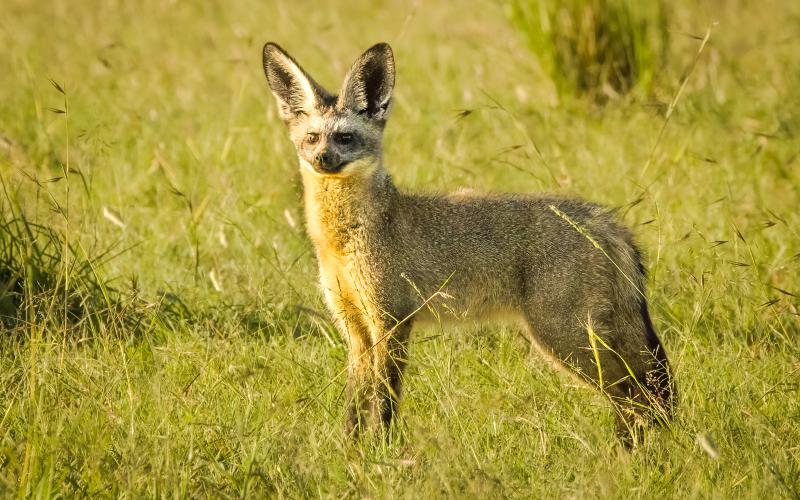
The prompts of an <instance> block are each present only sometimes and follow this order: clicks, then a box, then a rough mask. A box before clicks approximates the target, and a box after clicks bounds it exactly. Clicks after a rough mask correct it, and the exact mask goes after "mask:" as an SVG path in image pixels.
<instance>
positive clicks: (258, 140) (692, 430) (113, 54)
mask: <svg viewBox="0 0 800 500" xmlns="http://www.w3.org/2000/svg"><path fill="white" fill-rule="evenodd" d="M0 10H2V16H0V47H2V49H1V50H0V174H1V175H2V180H3V184H4V189H5V190H6V197H5V199H4V201H3V204H2V207H3V208H2V209H3V210H4V212H3V213H4V216H7V215H8V214H12V213H18V212H13V211H14V210H17V211H21V212H24V214H25V216H26V217H27V218H28V219H30V220H33V221H37V222H39V223H42V224H45V225H48V226H50V227H52V228H54V229H55V230H56V231H57V234H59V235H60V236H61V237H63V236H65V235H66V236H68V237H69V239H70V241H72V242H73V243H74V244H75V245H77V244H78V243H80V246H79V248H80V249H81V250H80V251H79V252H78V253H77V254H75V255H73V256H72V259H73V260H80V259H83V260H86V258H87V256H88V258H89V259H90V260H91V259H92V256H94V255H98V254H100V253H102V252H103V251H104V250H105V249H108V248H112V247H113V248H114V254H117V253H118V254H119V255H116V256H114V257H113V258H109V259H105V260H104V261H103V262H102V263H101V262H100V261H98V269H97V272H98V273H99V274H100V275H102V276H103V277H104V279H108V280H109V282H110V284H111V285H113V286H114V287H117V288H118V289H120V290H129V289H130V288H131V287H132V286H134V285H135V288H136V290H138V292H137V293H138V295H139V296H140V297H141V299H140V300H143V301H144V303H145V304H150V305H151V306H152V307H153V308H155V307H156V305H157V304H162V305H163V304H164V303H165V302H170V303H173V304H174V303H177V304H182V305H181V306H180V310H181V311H183V315H182V316H181V317H179V318H178V319H177V320H172V321H168V322H166V321H155V320H154V321H152V322H151V323H146V324H145V325H144V326H141V325H140V326H139V327H138V328H136V329H132V330H130V331H128V330H126V329H125V328H121V327H112V326H109V325H105V324H102V323H101V324H100V325H97V326H96V327H95V328H94V329H93V330H91V331H90V330H88V329H86V328H84V329H72V328H66V329H63V328H59V327H58V326H57V325H58V322H57V321H56V322H53V321H48V318H46V317H41V316H40V315H32V316H31V317H29V318H27V320H28V321H27V323H25V324H22V325H17V326H14V327H8V329H7V331H6V332H3V337H2V339H1V340H0V493H2V494H3V496H12V495H19V496H28V495H31V496H41V497H49V496H53V495H56V494H64V495H70V496H71V495H80V494H87V495H92V496H95V495H101V496H106V495H107V496H118V495H124V496H131V497H139V496H212V497H236V496H248V495H249V496H262V495H264V494H267V495H270V496H288V497H302V496H331V497H361V496H376V497H390V496H401V497H427V496H466V497H470V496H476V497H477V496H499V495H503V496H512V497H544V496H545V495H555V496H557V497H578V498H585V497H637V498H655V497H664V496H666V497H690V498H693V497H704V498H709V497H711V498H730V497H775V498H782V497H783V498H797V497H798V494H800V386H799V385H798V379H799V377H800V358H799V357H798V354H800V347H798V337H797V336H798V333H799V330H798V306H799V305H800V304H798V297H797V295H798V294H800V276H799V275H798V266H799V265H800V234H799V232H798V230H799V229H800V211H799V210H798V201H800V192H799V191H800V167H799V165H800V159H798V151H800V140H798V132H800V90H798V89H800V71H798V67H800V4H798V3H796V2H783V1H777V0H767V1H766V2H757V1H750V0H739V1H736V0H725V1H722V0H720V1H706V2H688V1H682V0H681V1H678V2H674V3H672V17H671V19H670V23H669V28H670V31H671V39H672V44H671V48H670V56H671V57H670V62H669V64H668V65H667V66H666V67H664V68H663V71H662V73H661V74H660V75H659V76H658V84H657V85H656V90H655V93H654V95H650V96H642V95H634V96H630V97H627V98H621V99H616V100H612V101H611V102H610V103H609V104H608V105H606V106H604V107H599V106H597V105H595V104H593V103H592V102H589V101H587V100H583V99H573V98H569V97H564V96H561V97H559V96H558V95H557V94H556V92H555V90H554V89H555V86H554V85H553V83H552V82H550V81H548V80H547V78H545V77H544V76H543V74H542V72H541V71H540V68H539V67H538V65H537V62H536V58H535V57H533V56H532V54H531V53H530V52H529V51H528V50H527V48H526V45H525V40H524V38H523V37H522V36H521V34H520V33H519V32H518V31H516V30H515V29H514V27H513V26H512V24H511V23H510V22H509V19H508V16H507V9H506V8H505V6H504V4H503V3H502V2H499V1H475V2H460V3H451V2H427V1H420V2H416V3H404V2H377V3H376V2H366V1H363V2H362V1H354V2H341V3H340V2H336V3H333V2H330V3H320V2H311V1H307V0H295V1H292V2H284V1H273V2H244V1H228V2H207V3H206V2H203V3H200V2H196V3H195V2H173V1H152V2H150V1H143V2H122V1H108V2H93V1H89V2H66V1H53V2H46V3H45V2H32V1H20V0H9V1H6V2H4V3H3V6H2V8H1V9H0ZM708 27H711V29H712V34H711V38H710V42H709V43H708V45H707V46H706V47H705V49H704V50H703V53H702V54H701V56H700V58H699V60H698V64H697V68H696V70H695V71H694V72H693V73H692V74H691V75H690V76H689V78H688V81H687V82H688V83H687V85H686V88H685V90H684V92H683V94H682V96H681V98H680V100H679V101H678V102H677V106H676V108H675V111H674V113H673V114H672V116H671V119H670V121H669V123H668V125H667V127H666V129H665V131H664V134H663V137H662V138H661V140H660V141H659V142H658V143H657V138H658V136H659V131H660V130H661V128H662V125H663V124H664V121H665V113H666V110H667V108H668V104H669V102H670V101H671V100H672V98H673V96H674V95H675V92H676V91H677V89H678V87H679V84H680V83H681V81H683V79H684V77H686V76H687V68H689V67H690V66H691V63H692V61H693V59H694V57H695V54H696V52H697V50H698V47H699V44H700V41H699V40H698V37H700V38H702V36H703V35H704V34H705V32H706V29H707V28H708ZM267 40H273V41H277V42H279V43H281V44H282V45H283V46H284V47H285V48H287V49H288V50H289V51H290V52H291V53H292V54H293V55H295V56H296V57H297V58H298V60H299V61H301V62H302V64H303V65H304V66H305V67H306V68H307V69H308V70H309V71H310V72H311V73H312V74H313V75H314V76H315V77H316V78H317V80H318V81H320V82H321V83H323V84H324V85H326V86H327V87H329V88H331V89H335V88H337V86H338V84H339V82H340V81H341V78H342V76H343V75H344V73H345V71H346V70H347V68H348V66H349V64H350V63H351V61H352V60H353V59H354V58H355V57H356V56H357V55H358V54H359V53H360V52H361V51H362V50H363V49H365V48H366V47H368V46H369V45H370V44H372V43H374V42H376V41H382V40H385V41H388V42H390V43H391V44H392V46H393V48H394V50H395V56H396V59H397V64H398V77H397V87H396V91H395V105H394V110H393V115H392V118H391V120H390V122H389V126H388V129H387V132H386V134H387V136H386V163H387V166H388V168H389V169H390V171H391V172H392V174H393V176H394V178H395V180H396V182H397V183H398V184H399V185H400V186H402V187H404V188H408V189H427V190H451V189H457V188H459V187H473V188H479V189H485V190H496V191H525V192H534V191H551V192H559V193H571V194H576V195H580V196H584V197H586V198H589V199H591V200H593V201H597V202H601V203H605V204H608V205H611V206H618V207H622V210H621V213H622V214H623V217H624V220H625V221H626V223H627V224H629V225H630V226H632V227H633V228H634V230H635V232H636V235H637V238H638V240H639V241H640V243H641V245H642V247H643V248H644V249H645V251H646V253H647V256H648V267H649V269H650V288H649V295H650V299H651V302H652V304H653V306H652V307H653V317H654V321H655V324H656V328H657V330H658V331H659V332H660V335H661V337H662V339H663V341H664V342H665V344H666V346H667V348H668V351H669V353H670V355H671V358H672V361H673V363H674V367H675V372H676V375H677V381H678V384H679V386H680V390H681V402H680V410H679V413H678V420H677V422H676V423H675V424H674V426H673V428H672V429H671V430H662V431H655V432H652V433H650V434H648V435H647V437H646V441H645V443H644V444H643V446H641V447H640V448H639V449H637V450H636V451H635V452H633V453H627V452H624V451H622V450H621V449H620V446H619V444H618V443H617V442H616V441H615V440H614V438H613V437H612V428H613V420H612V414H611V410H610V409H609V408H608V407H607V405H606V403H605V402H604V401H603V400H602V399H601V398H599V397H597V396H596V395H594V394H593V393H592V392H591V391H589V390H587V389H584V388H581V387H572V386H573V385H574V384H573V383H572V382H571V380H570V379H568V378H565V377H563V376H562V375H560V374H557V373H554V372H553V371H552V370H550V369H549V368H548V367H547V366H545V364H544V363H542V362H541V360H540V359H539V358H537V357H535V356H531V355H530V354H529V353H528V351H527V348H526V347H525V345H524V343H523V342H522V341H521V340H520V339H519V338H518V336H517V334H516V333H515V332H513V331H509V330H504V329H498V328H495V327H492V326H491V325H487V326H482V327H473V328H459V329H452V328H438V329H432V330H426V331H418V332H416V336H415V339H414V342H413V348H412V358H413V359H412V363H411V366H410V369H409V371H408V377H407V386H406V387H407V392H406V396H405V400H404V406H403V408H402V422H401V425H400V429H401V439H399V440H397V441H396V442H393V443H390V444H383V443H378V442H364V443H360V444H356V445H353V444H350V443H348V442H347V441H346V440H345V439H344V438H343V432H342V430H343V425H342V424H343V401H342V388H343V382H344V380H343V378H342V374H341V369H342V367H343V366H344V357H345V348H344V344H343V341H342V339H341V337H340V336H339V335H338V334H337V333H336V332H335V330H334V329H333V328H332V327H331V325H330V323H329V322H328V321H327V319H325V318H326V315H325V313H324V308H323V305H322V302H321V299H320V294H319V291H318V289H317V288H316V285H315V277H316V264H315V262H314V259H313V253H312V249H311V247H310V244H309V243H308V241H307V240H306V238H305V236H304V233H303V229H302V211H301V198H300V192H301V187H300V184H299V177H298V174H297V168H296V163H295V159H294V157H293V152H292V148H291V145H290V143H289V141H288V140H287V138H286V136H285V132H284V129H283V126H282V124H281V123H280V122H279V120H278V118H277V115H276V110H275V106H274V104H273V102H272V97H271V96H270V95H269V93H268V91H267V89H266V86H265V83H264V78H263V74H262V70H261V67H260V50H261V46H262V45H263V43H264V42H265V41H267ZM49 79H53V80H55V81H56V82H58V83H59V85H61V86H62V88H64V89H65V91H66V94H67V99H68V108H67V109H66V110H67V113H55V112H52V111H50V110H49V109H48V108H55V109H62V110H63V109H64V102H63V101H64V97H63V96H62V95H61V94H60V93H59V92H58V90H57V89H56V88H55V87H54V86H53V85H52V84H51V83H50V81H49ZM465 111H469V113H467V112H465ZM656 144H657V146H656V147H655V148H654V145H656ZM536 148H538V150H539V151H540V153H541V155H539V154H538V153H537V152H536ZM648 159H649V162H648ZM67 161H68V162H69V168H70V169H72V171H73V172H72V173H71V174H70V175H69V179H68V181H67V180H64V179H61V180H52V179H56V178H58V177H60V176H61V172H62V168H63V166H64V165H65V164H66V162H67ZM35 180H38V184H37V182H35ZM49 180H52V182H48V181H49ZM9 193H10V194H9ZM11 199H14V200H17V202H18V203H19V204H18V206H16V208H14V207H13V206H12V204H11V203H10V200H11ZM56 202H57V203H58V204H59V205H60V206H62V207H66V208H67V209H68V210H67V211H66V213H67V217H64V216H63V215H62V214H59V213H56V212H54V211H53V210H52V208H53V204H54V203H56ZM104 210H105V213H109V210H110V211H112V213H114V214H116V217H117V218H118V219H119V220H120V221H121V222H122V223H124V228H122V227H120V225H119V224H115V223H114V222H113V221H112V220H111V218H109V217H107V216H104ZM67 260H68V261H69V259H67ZM68 263H69V262H68ZM101 264H102V265H101ZM210 273H213V276H214V280H216V283H217V287H215V286H214V280H212V279H211V278H210ZM145 309H146V307H145Z"/></svg>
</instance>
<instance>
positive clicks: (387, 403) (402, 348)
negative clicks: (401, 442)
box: [373, 322, 411, 431]
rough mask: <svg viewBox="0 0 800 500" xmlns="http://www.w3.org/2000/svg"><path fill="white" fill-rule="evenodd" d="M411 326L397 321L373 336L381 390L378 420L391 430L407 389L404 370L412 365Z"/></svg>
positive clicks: (378, 403)
mask: <svg viewBox="0 0 800 500" xmlns="http://www.w3.org/2000/svg"><path fill="white" fill-rule="evenodd" d="M410 333H411V325H410V324H408V323H406V324H400V325H398V324H397V323H396V322H395V323H393V324H392V325H391V326H389V325H384V328H381V329H380V330H378V331H377V332H376V334H373V342H374V344H373V350H374V356H373V363H374V366H373V368H374V370H375V380H376V383H377V387H376V390H375V396H376V402H375V413H376V415H375V417H377V419H378V421H379V422H380V423H381V425H382V427H383V429H384V430H385V431H388V430H389V428H390V426H391V423H392V420H394V418H395V416H396V415H397V410H398V407H399V403H400V394H401V390H402V386H403V370H404V369H405V367H406V364H408V338H409V334H410Z"/></svg>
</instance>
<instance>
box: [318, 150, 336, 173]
mask: <svg viewBox="0 0 800 500" xmlns="http://www.w3.org/2000/svg"><path fill="white" fill-rule="evenodd" d="M314 163H316V164H317V166H318V167H319V168H321V169H323V170H333V169H334V168H336V167H337V166H338V165H337V163H338V162H337V161H336V155H335V154H334V153H333V152H331V151H329V150H328V151H323V152H321V153H318V154H317V155H316V156H315V157H314Z"/></svg>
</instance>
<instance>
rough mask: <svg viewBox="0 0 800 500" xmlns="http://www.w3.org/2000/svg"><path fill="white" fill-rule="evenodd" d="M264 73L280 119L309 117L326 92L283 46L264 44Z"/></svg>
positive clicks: (270, 43) (288, 119)
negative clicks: (304, 115)
mask: <svg viewBox="0 0 800 500" xmlns="http://www.w3.org/2000/svg"><path fill="white" fill-rule="evenodd" d="M263 63H264V74H265V75H267V83H268V84H269V88H270V89H271V90H272V94H273V95H274V96H275V100H276V101H278V107H279V110H280V115H281V118H283V120H284V121H287V122H288V121H290V120H292V119H294V118H296V117H297V116H298V115H302V114H306V115H307V114H309V113H311V112H312V111H314V110H315V109H317V107H318V106H319V104H320V101H321V97H322V96H323V95H325V91H324V90H323V89H322V87H320V86H319V85H318V84H317V83H316V82H315V81H314V80H313V79H312V78H311V77H310V76H308V74H307V73H306V72H305V71H303V68H301V67H300V65H299V64H297V62H296V61H295V60H294V59H292V57H291V56H290V55H289V54H287V53H286V51H285V50H283V49H282V48H281V47H280V46H278V45H277V44H275V43H272V42H269V43H267V44H266V45H264V55H263Z"/></svg>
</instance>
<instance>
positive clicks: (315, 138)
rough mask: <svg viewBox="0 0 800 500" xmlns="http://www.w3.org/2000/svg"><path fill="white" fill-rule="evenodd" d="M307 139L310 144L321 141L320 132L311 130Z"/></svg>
mask: <svg viewBox="0 0 800 500" xmlns="http://www.w3.org/2000/svg"><path fill="white" fill-rule="evenodd" d="M306 141H307V142H308V143H309V144H316V143H318V142H319V134H318V133H316V132H309V133H307V134H306Z"/></svg>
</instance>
